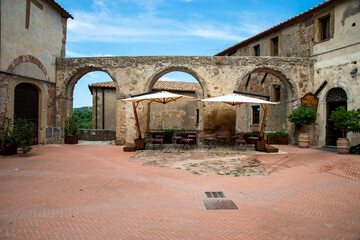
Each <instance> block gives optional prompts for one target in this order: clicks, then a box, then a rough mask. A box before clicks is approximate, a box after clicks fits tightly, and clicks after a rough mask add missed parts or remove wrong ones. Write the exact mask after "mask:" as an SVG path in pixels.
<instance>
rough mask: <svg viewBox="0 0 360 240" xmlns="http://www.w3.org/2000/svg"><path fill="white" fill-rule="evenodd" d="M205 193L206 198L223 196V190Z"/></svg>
mask: <svg viewBox="0 0 360 240" xmlns="http://www.w3.org/2000/svg"><path fill="white" fill-rule="evenodd" d="M205 194H206V197H208V198H225V195H224V193H223V192H205Z"/></svg>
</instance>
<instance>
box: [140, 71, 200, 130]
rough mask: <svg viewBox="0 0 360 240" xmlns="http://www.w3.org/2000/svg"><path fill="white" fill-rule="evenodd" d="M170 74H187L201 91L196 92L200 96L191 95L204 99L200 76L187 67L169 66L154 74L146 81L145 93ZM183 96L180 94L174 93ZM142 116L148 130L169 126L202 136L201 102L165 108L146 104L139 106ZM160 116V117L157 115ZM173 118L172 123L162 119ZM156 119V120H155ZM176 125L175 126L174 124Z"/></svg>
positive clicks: (171, 105)
mask: <svg viewBox="0 0 360 240" xmlns="http://www.w3.org/2000/svg"><path fill="white" fill-rule="evenodd" d="M172 72H181V73H184V74H189V75H190V76H192V77H193V78H194V79H196V81H197V83H198V84H199V85H200V88H201V91H200V92H198V93H199V94H200V95H193V96H192V95H191V96H192V97H197V98H200V99H203V98H204V88H205V87H204V85H205V83H204V81H203V79H202V78H201V76H200V75H199V74H198V73H197V72H195V71H194V70H192V69H191V68H188V67H181V66H169V67H166V68H163V69H161V70H159V71H158V72H156V73H154V74H153V75H152V76H151V77H150V78H149V79H148V81H147V83H146V86H145V89H146V92H149V91H152V90H153V87H154V85H155V83H156V82H157V81H158V80H159V79H160V78H161V77H163V76H164V75H166V74H168V73H172ZM176 93H178V94H183V93H182V92H176ZM141 109H143V112H144V115H145V116H146V126H147V129H146V130H145V131H147V130H149V129H160V128H164V129H166V128H167V127H165V126H168V127H169V126H171V127H170V128H174V129H178V130H180V129H191V130H197V131H200V135H201V136H202V134H203V130H204V129H203V126H204V124H203V122H204V121H203V119H204V107H203V103H202V102H200V101H199V102H182V103H169V104H166V105H165V106H159V105H158V104H146V106H141ZM159 114H160V115H159ZM167 117H169V118H171V117H172V118H175V119H176V120H173V121H166V120H165V119H164V118H167ZM155 119H156V120H155ZM175 123H176V124H175Z"/></svg>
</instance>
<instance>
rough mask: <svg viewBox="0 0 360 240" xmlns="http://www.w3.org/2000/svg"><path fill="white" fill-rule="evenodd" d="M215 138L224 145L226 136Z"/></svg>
mask: <svg viewBox="0 0 360 240" xmlns="http://www.w3.org/2000/svg"><path fill="white" fill-rule="evenodd" d="M216 140H217V141H218V142H219V143H221V144H222V145H225V143H226V137H225V136H216Z"/></svg>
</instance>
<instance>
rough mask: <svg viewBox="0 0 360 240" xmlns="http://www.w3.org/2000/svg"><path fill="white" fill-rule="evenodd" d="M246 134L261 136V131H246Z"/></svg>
mask: <svg viewBox="0 0 360 240" xmlns="http://www.w3.org/2000/svg"><path fill="white" fill-rule="evenodd" d="M246 135H247V136H248V137H259V136H260V131H252V132H248V133H246Z"/></svg>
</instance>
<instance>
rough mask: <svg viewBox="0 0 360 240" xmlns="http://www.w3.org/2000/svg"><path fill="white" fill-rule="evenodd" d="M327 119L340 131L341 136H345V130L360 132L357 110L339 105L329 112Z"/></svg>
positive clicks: (359, 116) (359, 118)
mask: <svg viewBox="0 0 360 240" xmlns="http://www.w3.org/2000/svg"><path fill="white" fill-rule="evenodd" d="M329 120H330V121H332V122H334V126H335V128H336V129H339V130H340V131H341V133H342V137H343V138H345V134H346V132H354V133H358V132H360V112H359V111H355V110H351V111H346V109H345V107H344V106H341V107H338V108H336V109H335V110H334V111H332V112H331V115H330V118H329Z"/></svg>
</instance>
